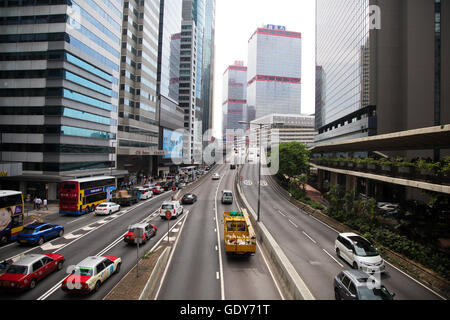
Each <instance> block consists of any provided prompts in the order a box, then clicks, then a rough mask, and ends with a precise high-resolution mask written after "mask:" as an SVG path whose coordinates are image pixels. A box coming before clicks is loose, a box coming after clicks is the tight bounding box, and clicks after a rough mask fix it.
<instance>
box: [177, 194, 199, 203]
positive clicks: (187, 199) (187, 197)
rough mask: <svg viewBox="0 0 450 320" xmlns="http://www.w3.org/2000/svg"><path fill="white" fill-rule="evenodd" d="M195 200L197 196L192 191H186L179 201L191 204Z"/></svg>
mask: <svg viewBox="0 0 450 320" xmlns="http://www.w3.org/2000/svg"><path fill="white" fill-rule="evenodd" d="M196 201H197V196H196V195H195V194H193V193H186V194H185V195H184V196H183V198H181V203H182V204H187V203H190V204H193V203H194V202H196Z"/></svg>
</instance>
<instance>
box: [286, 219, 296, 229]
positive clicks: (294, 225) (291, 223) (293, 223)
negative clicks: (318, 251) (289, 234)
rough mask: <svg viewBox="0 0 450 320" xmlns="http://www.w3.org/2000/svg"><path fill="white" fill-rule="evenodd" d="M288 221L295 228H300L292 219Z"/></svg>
mask: <svg viewBox="0 0 450 320" xmlns="http://www.w3.org/2000/svg"><path fill="white" fill-rule="evenodd" d="M288 220H289V222H290V223H291V224H292V225H293V226H294V227H296V228H298V225H296V224H295V223H294V222H292V220H291V219H288Z"/></svg>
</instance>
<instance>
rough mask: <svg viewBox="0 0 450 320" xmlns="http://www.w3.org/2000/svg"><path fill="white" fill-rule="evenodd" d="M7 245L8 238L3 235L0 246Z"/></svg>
mask: <svg viewBox="0 0 450 320" xmlns="http://www.w3.org/2000/svg"><path fill="white" fill-rule="evenodd" d="M7 243H8V237H7V236H6V235H3V236H2V237H1V238H0V244H1V245H4V244H7Z"/></svg>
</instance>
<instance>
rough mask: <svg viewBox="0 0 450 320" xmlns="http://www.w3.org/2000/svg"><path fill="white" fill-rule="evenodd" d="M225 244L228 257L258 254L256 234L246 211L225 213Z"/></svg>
mask: <svg viewBox="0 0 450 320" xmlns="http://www.w3.org/2000/svg"><path fill="white" fill-rule="evenodd" d="M223 218H224V232H223V235H224V242H225V252H226V254H228V255H231V254H237V255H251V254H254V253H255V252H256V234H255V230H254V229H253V226H252V222H251V220H250V217H249V215H248V213H247V211H246V210H243V212H237V211H231V212H228V211H226V212H224V213H223Z"/></svg>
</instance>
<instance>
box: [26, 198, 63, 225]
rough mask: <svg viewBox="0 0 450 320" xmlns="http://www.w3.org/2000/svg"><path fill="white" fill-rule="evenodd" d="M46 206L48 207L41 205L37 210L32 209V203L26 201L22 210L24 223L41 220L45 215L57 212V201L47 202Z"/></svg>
mask: <svg viewBox="0 0 450 320" xmlns="http://www.w3.org/2000/svg"><path fill="white" fill-rule="evenodd" d="M47 207H48V209H45V208H44V207H43V206H42V205H41V209H40V210H37V209H33V204H30V203H26V204H25V212H24V225H25V226H26V225H28V224H31V223H33V222H43V221H44V220H45V217H46V216H48V215H51V214H55V213H58V212H59V204H58V203H49V204H48V206H47Z"/></svg>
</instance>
